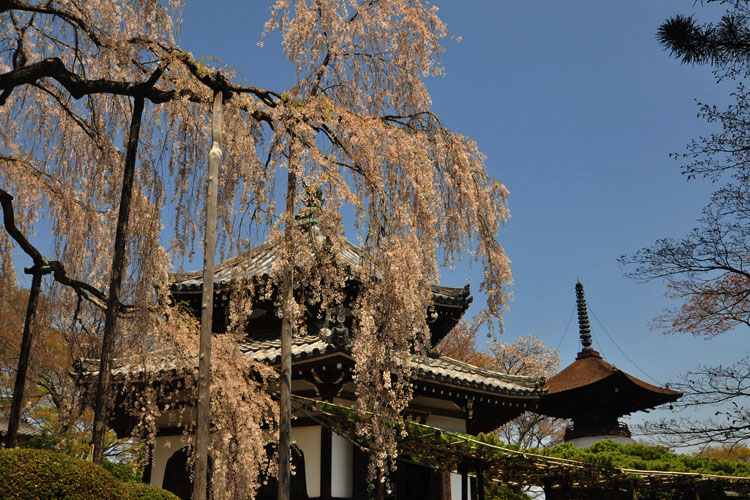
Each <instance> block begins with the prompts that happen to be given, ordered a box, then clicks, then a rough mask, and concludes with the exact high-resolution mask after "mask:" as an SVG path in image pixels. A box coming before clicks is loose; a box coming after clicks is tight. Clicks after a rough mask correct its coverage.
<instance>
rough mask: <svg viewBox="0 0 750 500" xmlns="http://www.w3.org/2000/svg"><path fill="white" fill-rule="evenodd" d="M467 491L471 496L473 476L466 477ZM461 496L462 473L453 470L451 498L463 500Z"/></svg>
mask: <svg viewBox="0 0 750 500" xmlns="http://www.w3.org/2000/svg"><path fill="white" fill-rule="evenodd" d="M466 491H467V492H468V494H469V496H468V497H467V498H471V478H469V477H467V478H466ZM461 498H462V497H461V474H456V473H455V472H451V499H452V500H461Z"/></svg>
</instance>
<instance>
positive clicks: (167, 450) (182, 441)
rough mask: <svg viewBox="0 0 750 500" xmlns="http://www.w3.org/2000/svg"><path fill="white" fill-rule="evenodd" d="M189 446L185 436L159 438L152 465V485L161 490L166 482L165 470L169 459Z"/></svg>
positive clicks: (155, 444) (155, 446)
mask: <svg viewBox="0 0 750 500" xmlns="http://www.w3.org/2000/svg"><path fill="white" fill-rule="evenodd" d="M186 445H187V438H186V437H185V436H159V437H157V438H156V442H155V443H154V455H153V462H152V463H151V484H153V485H154V486H158V487H159V488H161V486H162V483H163V482H164V469H165V468H166V467H167V460H169V457H171V456H172V455H174V453H175V452H176V451H178V450H180V449H181V448H183V447H184V446H186Z"/></svg>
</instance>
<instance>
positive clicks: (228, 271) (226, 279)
mask: <svg viewBox="0 0 750 500" xmlns="http://www.w3.org/2000/svg"><path fill="white" fill-rule="evenodd" d="M277 253H278V247H277V246H276V245H274V244H273V243H271V242H266V243H263V244H262V245H260V246H258V247H255V248H253V249H252V250H250V251H248V252H246V253H244V254H242V255H238V256H237V257H234V258H232V259H228V260H225V261H224V262H222V263H220V264H219V265H217V266H216V268H215V270H214V286H215V287H216V288H222V287H226V286H228V285H229V284H230V283H231V282H232V281H237V280H245V279H251V278H263V277H268V276H269V275H270V274H271V273H272V272H273V270H274V269H273V267H274V263H275V262H276V259H277V258H278V256H277ZM339 256H340V259H341V262H343V263H344V264H345V265H346V266H349V267H351V268H352V269H358V268H360V267H361V266H362V263H363V262H364V261H365V259H366V256H365V254H364V253H363V252H362V250H361V249H360V248H358V247H356V246H355V245H353V244H352V243H350V242H348V241H347V242H345V243H344V244H343V245H342V248H341V249H340V250H339ZM202 287H203V271H191V272H184V273H173V274H172V275H170V288H171V289H172V291H173V292H195V291H200V290H201V289H202ZM432 297H433V300H434V301H435V302H436V303H439V304H443V305H457V306H463V307H467V306H468V305H469V304H470V303H471V301H472V297H471V292H470V289H469V285H466V286H463V287H457V288H454V287H446V286H438V285H433V286H432Z"/></svg>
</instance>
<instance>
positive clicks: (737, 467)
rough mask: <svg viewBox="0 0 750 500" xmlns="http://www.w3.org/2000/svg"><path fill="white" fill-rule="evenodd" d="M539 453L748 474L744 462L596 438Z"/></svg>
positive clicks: (591, 461)
mask: <svg viewBox="0 0 750 500" xmlns="http://www.w3.org/2000/svg"><path fill="white" fill-rule="evenodd" d="M539 453H541V454H543V455H545V456H549V457H558V458H565V459H570V460H578V461H581V462H585V463H589V464H595V465H601V466H607V467H618V468H623V469H638V470H645V471H649V470H652V471H672V472H695V473H700V474H715V475H724V476H743V477H746V476H747V477H750V464H747V463H739V462H734V461H730V460H725V459H721V458H711V457H699V456H691V455H680V454H676V453H672V452H670V451H669V449H668V448H666V447H662V446H646V445H643V444H638V443H630V444H621V443H616V442H614V441H599V442H596V443H594V444H592V445H591V446H590V447H589V448H578V447H576V446H574V445H572V444H570V443H565V444H561V445H557V446H553V447H551V448H545V449H544V450H541V451H540V452H539Z"/></svg>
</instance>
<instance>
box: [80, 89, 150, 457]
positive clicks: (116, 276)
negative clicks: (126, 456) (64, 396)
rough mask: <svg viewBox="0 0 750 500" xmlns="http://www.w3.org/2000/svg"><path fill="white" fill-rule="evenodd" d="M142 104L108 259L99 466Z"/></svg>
mask: <svg viewBox="0 0 750 500" xmlns="http://www.w3.org/2000/svg"><path fill="white" fill-rule="evenodd" d="M143 104H144V99H143V97H136V98H135V102H134V105H133V116H132V117H131V120H130V132H129V135H128V146H127V152H126V153H125V169H124V172H123V175H122V194H121V196H120V209H119V213H118V215H117V232H116V233H115V251H114V256H113V259H112V274H111V275H110V278H109V296H108V297H107V312H106V313H105V317H104V335H103V338H102V354H101V362H100V364H99V384H98V385H97V388H96V406H95V408H94V432H93V434H92V436H91V443H92V444H93V446H94V451H93V460H94V462H95V463H97V464H101V463H102V461H103V460H104V435H105V434H106V432H107V406H108V403H109V391H110V378H111V370H112V353H113V350H114V340H115V328H116V327H117V309H118V306H119V303H120V299H119V297H120V287H121V285H122V275H123V273H124V272H125V252H126V248H125V247H126V243H127V230H128V219H129V217H130V202H131V200H132V198H133V179H134V177H135V161H136V153H137V152H138V142H139V135H140V131H141V117H142V116H143Z"/></svg>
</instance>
